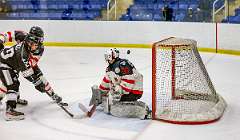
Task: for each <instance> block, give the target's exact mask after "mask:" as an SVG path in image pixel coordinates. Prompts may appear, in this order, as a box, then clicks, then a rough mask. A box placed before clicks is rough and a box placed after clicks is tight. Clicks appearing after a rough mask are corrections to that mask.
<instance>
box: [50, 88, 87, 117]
mask: <svg viewBox="0 0 240 140" xmlns="http://www.w3.org/2000/svg"><path fill="white" fill-rule="evenodd" d="M46 94H47V95H48V96H49V97H50V98H51V99H52V100H53V98H52V96H51V95H52V94H53V93H48V92H46ZM53 101H54V100H53ZM57 105H58V106H59V107H60V108H61V109H62V110H63V111H65V112H66V113H67V114H68V115H69V116H70V117H71V118H74V119H81V118H85V117H87V116H88V114H86V115H79V114H73V113H71V112H70V111H69V110H68V109H67V108H66V106H68V103H66V102H62V101H61V102H59V103H57ZM79 108H80V107H79ZM82 108H85V109H86V110H87V108H86V107H85V106H84V105H83V106H82ZM82 108H80V109H81V110H82Z"/></svg>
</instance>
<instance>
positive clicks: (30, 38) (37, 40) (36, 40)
mask: <svg viewBox="0 0 240 140" xmlns="http://www.w3.org/2000/svg"><path fill="white" fill-rule="evenodd" d="M24 41H25V45H26V46H27V47H28V50H29V51H31V52H33V50H31V46H29V45H30V44H33V43H34V44H37V46H38V48H40V47H41V45H39V44H40V43H41V37H37V36H35V35H33V34H27V36H26V37H25V39H24ZM38 48H37V49H38Z"/></svg>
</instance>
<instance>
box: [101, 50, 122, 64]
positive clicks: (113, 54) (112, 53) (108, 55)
mask: <svg viewBox="0 0 240 140" xmlns="http://www.w3.org/2000/svg"><path fill="white" fill-rule="evenodd" d="M104 57H105V60H106V61H107V62H110V61H112V60H113V59H116V58H119V50H118V49H116V48H114V49H110V50H108V51H106V52H105V54H104Z"/></svg>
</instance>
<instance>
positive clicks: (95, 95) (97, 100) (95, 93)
mask: <svg viewBox="0 0 240 140" xmlns="http://www.w3.org/2000/svg"><path fill="white" fill-rule="evenodd" d="M91 88H92V98H91V100H90V103H89V106H91V105H96V106H98V105H99V104H101V103H102V96H101V91H100V89H99V88H98V86H97V85H94V86H92V87H91Z"/></svg>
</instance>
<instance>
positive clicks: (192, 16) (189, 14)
mask: <svg viewBox="0 0 240 140" xmlns="http://www.w3.org/2000/svg"><path fill="white" fill-rule="evenodd" d="M195 17H196V13H194V11H193V9H192V8H191V7H190V8H188V11H187V15H186V17H185V19H184V21H189V22H194V21H195V20H196V19H195Z"/></svg>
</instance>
